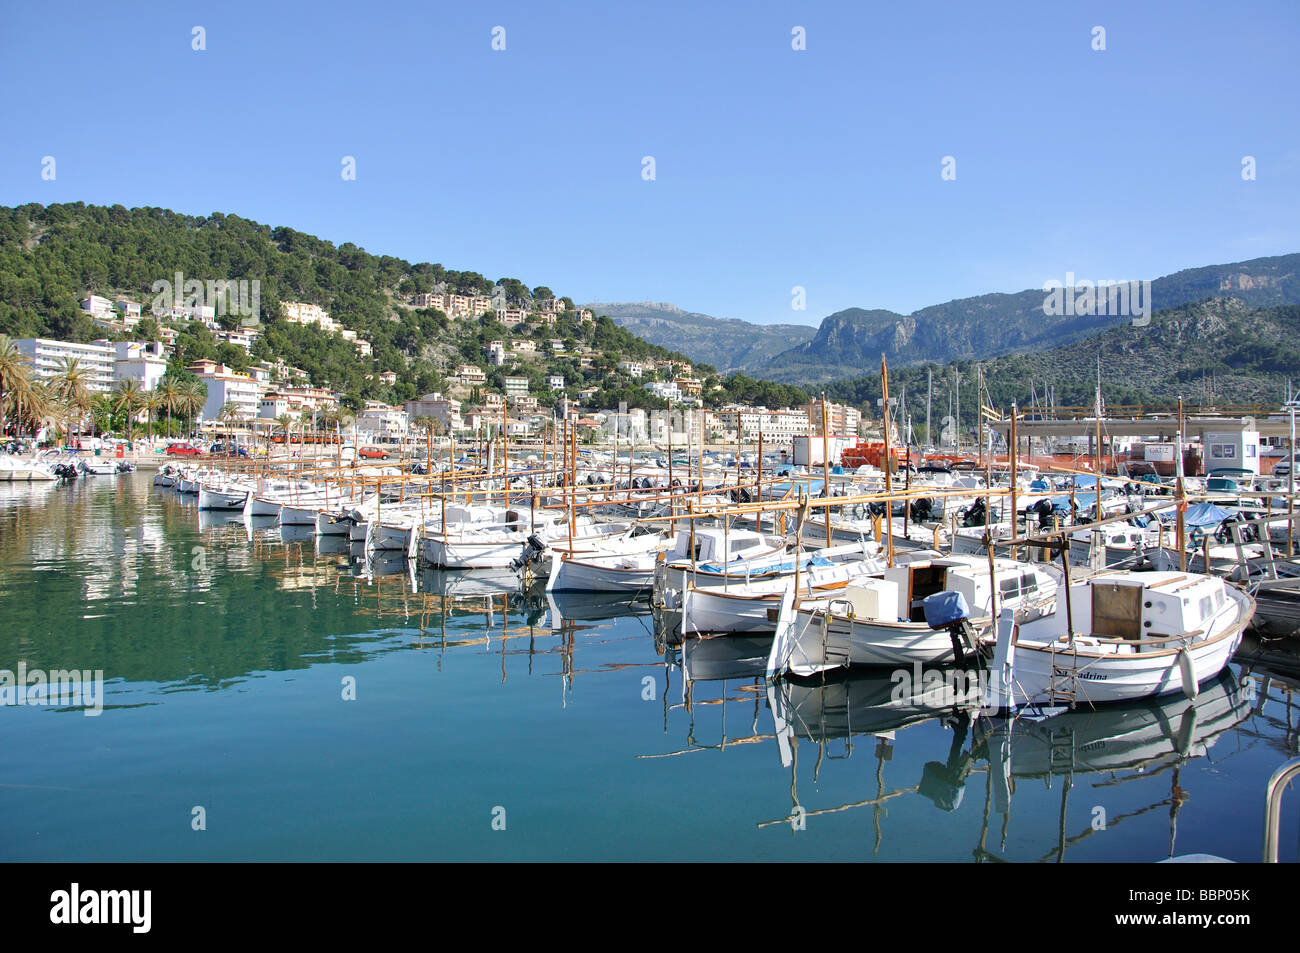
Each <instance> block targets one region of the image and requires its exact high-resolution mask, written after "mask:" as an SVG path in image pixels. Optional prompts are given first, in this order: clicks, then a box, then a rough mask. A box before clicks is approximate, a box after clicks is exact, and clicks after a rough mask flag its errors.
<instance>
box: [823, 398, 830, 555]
mask: <svg viewBox="0 0 1300 953" xmlns="http://www.w3.org/2000/svg"><path fill="white" fill-rule="evenodd" d="M827 430H828V428H827V423H826V393H825V392H824V391H823V392H822V496H824V497H825V498H826V509H825V510H824V511H823V514H824V525H825V527H826V545H827V547H829V546H830V545H831V504H830V498H831V450H830V446H831V441H830V435H829V433H828V432H827Z"/></svg>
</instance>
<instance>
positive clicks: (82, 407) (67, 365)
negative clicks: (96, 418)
mask: <svg viewBox="0 0 1300 953" xmlns="http://www.w3.org/2000/svg"><path fill="white" fill-rule="evenodd" d="M90 382H91V375H90V369H89V368H87V367H85V366H84V365H83V364H82V363H81V358H79V357H67V358H64V359H63V367H62V369H61V370H60V371H59V373H58V375H57V376H56V377H55V378H54V381H53V384H54V392H55V394H57V395H58V397H59V399H60V401H61V402H62V403H63V405H64V410H65V412H66V413H67V415H68V416H67V418H66V419H67V423H68V428H67V433H68V436H69V437H71V435H72V425H73V420H74V418H75V419H76V420H77V421H78V423H79V422H80V420H81V418H82V417H84V416H85V415H86V412H87V411H89V410H90V408H91V406H92V397H91V392H90Z"/></svg>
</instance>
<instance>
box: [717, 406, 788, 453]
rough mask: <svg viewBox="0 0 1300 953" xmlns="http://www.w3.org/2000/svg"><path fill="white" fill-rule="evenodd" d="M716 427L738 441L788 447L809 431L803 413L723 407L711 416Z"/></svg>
mask: <svg viewBox="0 0 1300 953" xmlns="http://www.w3.org/2000/svg"><path fill="white" fill-rule="evenodd" d="M711 416H712V417H713V419H714V421H715V422H716V424H717V426H719V427H721V428H722V429H723V430H725V431H727V432H728V433H731V434H736V435H737V436H739V438H740V439H741V440H744V441H756V440H758V435H759V433H760V432H761V433H762V435H763V441H764V443H769V442H770V443H773V444H788V443H792V442H793V441H794V438H795V437H802V436H806V435H807V434H808V432H809V427H808V414H807V413H806V412H805V411H803V410H768V409H767V408H766V407H727V408H724V409H722V410H720V411H717V412H716V413H714V414H712V415H711Z"/></svg>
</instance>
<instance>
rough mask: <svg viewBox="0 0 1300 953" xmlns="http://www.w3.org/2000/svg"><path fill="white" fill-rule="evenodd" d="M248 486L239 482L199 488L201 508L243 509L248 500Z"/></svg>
mask: <svg viewBox="0 0 1300 953" xmlns="http://www.w3.org/2000/svg"><path fill="white" fill-rule="evenodd" d="M249 492H250V491H249V489H248V487H243V486H239V485H237V484H223V485H219V486H203V487H200V488H199V509H200V510H242V509H243V508H244V504H245V503H246V502H247V501H248V494H249Z"/></svg>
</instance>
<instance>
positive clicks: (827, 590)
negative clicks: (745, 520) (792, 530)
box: [681, 554, 886, 636]
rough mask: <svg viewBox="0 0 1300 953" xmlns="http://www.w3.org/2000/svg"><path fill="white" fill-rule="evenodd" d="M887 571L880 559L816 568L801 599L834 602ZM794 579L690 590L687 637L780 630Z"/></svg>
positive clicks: (802, 581)
mask: <svg viewBox="0 0 1300 953" xmlns="http://www.w3.org/2000/svg"><path fill="white" fill-rule="evenodd" d="M812 555H816V554H812ZM885 569H886V564H885V563H884V561H882V560H881V559H880V558H878V557H875V556H870V557H860V558H858V559H857V560H855V561H852V562H836V563H829V564H827V565H820V564H815V563H813V564H810V565H808V566H807V567H806V568H805V569H804V570H803V571H802V572H801V573H800V574H799V576H798V584H799V589H798V595H799V596H803V597H808V598H814V599H815V598H821V597H830V596H833V595H834V594H835V593H837V592H839V591H840V590H843V589H845V588H847V587H849V586H852V585H856V584H858V583H859V582H861V581H863V580H865V579H867V578H868V577H870V576H879V575H881V574H882V573H884V571H885ZM793 579H794V577H782V578H780V579H769V580H763V581H759V582H754V583H751V584H749V585H737V586H734V587H730V588H726V589H723V588H719V587H716V586H704V587H695V586H688V587H687V589H686V591H685V592H684V593H682V596H681V633H682V635H683V636H685V635H691V634H696V633H701V632H769V633H770V632H772V631H773V629H775V627H776V619H777V615H778V613H779V612H780V609H781V597H782V596H783V595H784V593H785V590H786V588H787V587H788V586H789V585H790V584H791V582H792V581H793Z"/></svg>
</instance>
